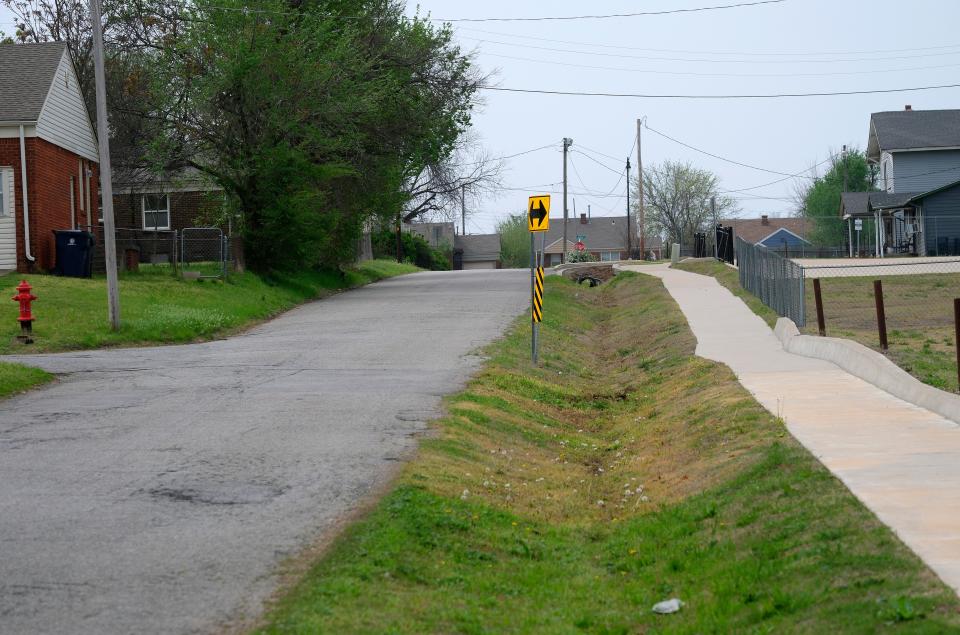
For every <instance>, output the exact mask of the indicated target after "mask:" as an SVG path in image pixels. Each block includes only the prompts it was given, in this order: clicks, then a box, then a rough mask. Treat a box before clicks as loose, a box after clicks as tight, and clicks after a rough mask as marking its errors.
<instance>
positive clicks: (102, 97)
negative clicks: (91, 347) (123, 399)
mask: <svg viewBox="0 0 960 635" xmlns="http://www.w3.org/2000/svg"><path fill="white" fill-rule="evenodd" d="M90 22H91V28H92V30H93V72H94V82H95V83H96V95H97V142H98V145H99V150H100V195H101V198H102V199H103V242H104V245H103V246H104V252H105V255H106V261H107V262H106V264H107V311H108V313H109V316H110V328H111V329H113V330H114V331H117V330H120V289H119V287H118V286H117V240H116V230H115V228H114V224H113V181H112V178H113V175H112V174H111V169H110V124H109V123H108V122H107V81H106V74H105V72H104V70H103V21H102V20H101V18H100V0H90Z"/></svg>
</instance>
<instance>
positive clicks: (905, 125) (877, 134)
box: [867, 110, 960, 159]
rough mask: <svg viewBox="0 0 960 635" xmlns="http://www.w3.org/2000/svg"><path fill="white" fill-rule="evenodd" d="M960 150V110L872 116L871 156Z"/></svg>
mask: <svg viewBox="0 0 960 635" xmlns="http://www.w3.org/2000/svg"><path fill="white" fill-rule="evenodd" d="M952 147H960V110H894V111H891V112H875V113H873V114H872V115H870V135H869V141H868V143H867V155H868V156H869V157H870V158H871V159H879V158H880V153H881V152H882V151H884V150H910V149H915V148H952Z"/></svg>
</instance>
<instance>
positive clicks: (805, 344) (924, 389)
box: [773, 318, 960, 423]
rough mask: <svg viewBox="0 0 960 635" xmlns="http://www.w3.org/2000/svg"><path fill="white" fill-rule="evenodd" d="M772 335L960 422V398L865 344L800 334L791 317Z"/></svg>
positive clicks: (799, 351) (780, 322)
mask: <svg viewBox="0 0 960 635" xmlns="http://www.w3.org/2000/svg"><path fill="white" fill-rule="evenodd" d="M773 332H774V335H776V336H777V338H778V339H779V340H780V342H781V343H782V344H783V348H784V350H786V351H787V352H790V353H794V354H796V355H803V356H804V357H814V358H817V359H823V360H827V361H829V362H833V363H834V364H836V365H837V366H839V367H840V368H842V369H843V370H845V371H847V372H848V373H850V374H851V375H854V376H856V377H859V378H860V379H863V380H864V381H867V382H870V383H871V384H873V385H874V386H877V387H878V388H881V389H883V390H885V391H886V392H888V393H890V394H891V395H893V396H895V397H899V398H900V399H903V400H904V401H907V402H909V403H912V404H915V405H917V406H920V407H922V408H926V409H927V410H930V411H932V412H935V413H937V414H939V415H941V416H943V417H946V418H947V419H950V420H951V421H955V422H957V423H960V395H955V394H953V393H948V392H945V391H943V390H939V389H937V388H934V387H933V386H928V385H927V384H924V383H923V382H921V381H920V380H919V379H917V378H916V377H913V376H912V375H910V374H909V373H907V372H906V371H905V370H903V369H902V368H900V367H899V366H897V365H896V364H894V363H893V362H891V361H890V360H889V359H887V358H886V357H885V356H883V355H881V354H880V353H878V352H877V351H874V350H871V349H869V348H867V347H866V346H864V345H863V344H859V343H857V342H854V341H852V340H847V339H840V338H836V337H818V336H815V335H801V334H800V331H799V330H798V329H797V326H796V324H794V323H793V320H791V319H789V318H780V319H778V320H777V325H776V327H775V328H774V330H773Z"/></svg>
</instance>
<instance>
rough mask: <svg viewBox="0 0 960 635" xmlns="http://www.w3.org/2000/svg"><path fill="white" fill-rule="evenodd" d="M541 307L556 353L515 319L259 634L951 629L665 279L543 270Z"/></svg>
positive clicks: (938, 587) (896, 548)
mask: <svg viewBox="0 0 960 635" xmlns="http://www.w3.org/2000/svg"><path fill="white" fill-rule="evenodd" d="M545 307H546V311H545V316H546V317H545V322H544V324H543V331H542V332H543V337H542V351H541V360H542V365H541V366H540V367H539V368H532V367H531V365H530V363H529V361H528V355H529V341H528V337H529V335H528V331H529V321H528V320H529V318H527V319H520V320H518V322H517V324H516V326H515V327H514V328H513V329H512V330H511V331H510V332H509V333H508V334H507V336H506V337H505V338H504V339H503V340H502V341H499V342H497V343H494V344H492V345H491V346H490V347H489V348H488V349H487V353H488V355H489V357H490V358H489V361H488V362H487V364H486V366H485V367H484V370H483V371H482V372H481V373H480V374H479V375H478V376H477V377H476V378H475V379H474V380H473V381H472V382H471V383H470V384H469V386H468V387H467V389H466V390H464V391H463V392H461V393H459V394H457V395H455V396H453V397H451V398H449V399H448V400H447V409H448V412H449V414H448V415H447V416H445V417H443V418H442V419H440V420H439V421H438V422H436V426H435V427H436V429H437V434H436V436H432V437H430V438H427V439H425V440H423V441H422V443H421V449H420V452H419V455H418V457H417V458H416V459H415V460H414V461H413V462H412V463H410V464H408V465H407V466H406V467H405V469H404V471H403V473H402V476H401V477H400V478H399V482H398V483H397V486H396V488H395V489H394V490H393V492H392V493H390V494H389V495H387V496H386V497H385V498H384V499H383V500H382V501H381V503H380V504H379V505H378V506H377V508H376V509H375V510H374V511H373V512H372V513H371V514H370V515H369V516H368V517H367V518H366V519H365V520H363V521H361V522H359V523H358V524H356V525H354V526H353V527H352V528H350V529H349V530H348V531H347V532H346V534H345V535H344V536H342V537H341V538H340V539H339V540H338V541H337V542H336V543H335V544H334V546H333V547H332V548H331V550H330V552H329V553H328V554H327V555H326V557H324V558H323V559H322V560H321V561H320V562H319V563H318V564H317V565H316V566H315V567H314V568H313V569H312V570H311V571H310V572H309V573H308V574H307V575H306V576H305V578H304V579H303V580H302V582H301V583H300V584H299V585H298V586H297V587H296V588H295V589H294V590H293V591H292V592H291V593H290V594H289V595H288V596H287V597H285V598H283V599H282V600H280V601H279V602H278V604H277V606H276V607H275V608H274V610H273V611H272V613H271V614H270V615H269V616H268V625H267V626H265V627H264V628H263V631H264V632H267V633H288V632H298V633H363V632H370V633H455V632H457V633H499V632H543V633H577V632H592V633H638V632H647V631H648V630H650V631H658V632H680V633H728V632H783V631H790V632H797V631H801V632H817V633H820V632H865V633H872V632H876V631H878V630H881V629H884V628H886V627H887V626H889V625H893V624H896V625H897V626H898V627H899V629H900V630H903V631H910V632H945V631H950V630H957V625H958V624H960V614H958V609H960V602H958V600H957V597H956V596H955V595H954V594H953V593H952V592H951V591H949V590H948V589H947V588H945V587H944V585H943V584H942V583H940V582H939V581H938V580H937V579H936V578H935V577H934V576H933V574H932V573H930V572H929V571H928V570H927V569H926V568H925V567H924V566H923V565H922V563H921V562H919V561H918V559H917V558H916V557H915V556H914V555H913V554H912V553H911V552H910V551H908V550H907V549H906V548H905V547H904V546H903V545H902V544H901V543H900V542H899V541H898V540H897V539H896V538H895V537H894V536H893V534H892V533H891V532H890V531H889V530H888V529H887V528H886V527H885V526H883V525H882V524H881V523H880V522H879V521H877V519H876V518H875V517H874V516H873V515H872V514H871V513H869V512H868V511H866V510H865V509H864V508H863V507H862V506H861V505H860V504H859V503H858V502H857V501H856V499H854V497H853V496H852V495H851V494H850V493H849V492H848V491H847V490H846V489H845V488H844V487H843V486H842V485H841V484H840V483H839V482H838V481H837V480H836V479H834V478H833V477H832V476H831V475H830V474H829V472H827V471H826V470H825V469H824V468H823V467H822V466H821V465H820V464H819V463H818V462H817V461H816V460H815V459H814V458H813V457H812V456H811V455H810V454H809V453H807V452H806V451H805V450H804V449H803V448H802V447H800V446H799V445H798V444H797V443H796V442H795V441H794V440H793V439H792V437H790V436H789V435H788V434H786V432H785V430H784V427H783V426H782V424H781V423H780V422H779V421H778V420H776V419H775V418H774V417H772V416H771V415H770V414H769V413H767V412H766V411H765V410H763V409H762V408H761V407H760V406H759V405H758V404H757V403H756V402H755V401H754V400H753V399H752V398H751V397H750V396H749V394H747V393H746V391H745V390H743V388H741V387H740V385H739V384H738V383H737V382H736V379H735V378H734V376H733V374H732V373H731V372H730V371H729V369H727V368H726V367H724V366H720V365H718V364H715V363H713V362H710V361H707V360H704V359H700V358H697V357H695V356H694V355H693V350H694V345H695V340H694V338H693V336H692V334H691V333H690V331H689V329H688V327H687V325H686V322H685V320H684V318H683V316H682V314H681V313H680V311H679V309H678V308H677V306H676V305H675V304H674V302H673V300H672V299H671V298H670V297H669V295H668V294H667V293H666V291H665V290H664V289H663V287H662V285H661V284H660V282H659V281H658V280H656V279H654V278H649V277H646V276H642V275H639V274H623V275H621V276H620V277H618V279H617V280H615V281H613V282H611V283H609V284H608V285H604V286H603V287H599V288H597V289H589V288H584V287H578V286H576V285H575V284H574V283H572V282H570V281H565V280H561V279H559V278H558V277H551V278H549V279H548V281H547V288H546V299H545ZM671 597H678V598H680V599H682V600H683V602H685V606H684V608H683V609H682V611H681V612H680V613H679V614H676V615H668V616H657V615H654V614H652V613H651V611H650V607H651V606H652V605H653V604H654V603H655V602H657V601H660V600H664V599H667V598H671Z"/></svg>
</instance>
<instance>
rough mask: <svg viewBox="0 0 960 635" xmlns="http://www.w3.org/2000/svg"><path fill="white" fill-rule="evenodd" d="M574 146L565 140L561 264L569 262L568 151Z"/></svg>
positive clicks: (570, 140) (571, 142)
mask: <svg viewBox="0 0 960 635" xmlns="http://www.w3.org/2000/svg"><path fill="white" fill-rule="evenodd" d="M572 145H573V139H570V138H568V137H564V138H563V250H562V251H561V252H560V264H563V263H565V262H566V261H567V217H568V213H567V150H569V149H570V146H572Z"/></svg>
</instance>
